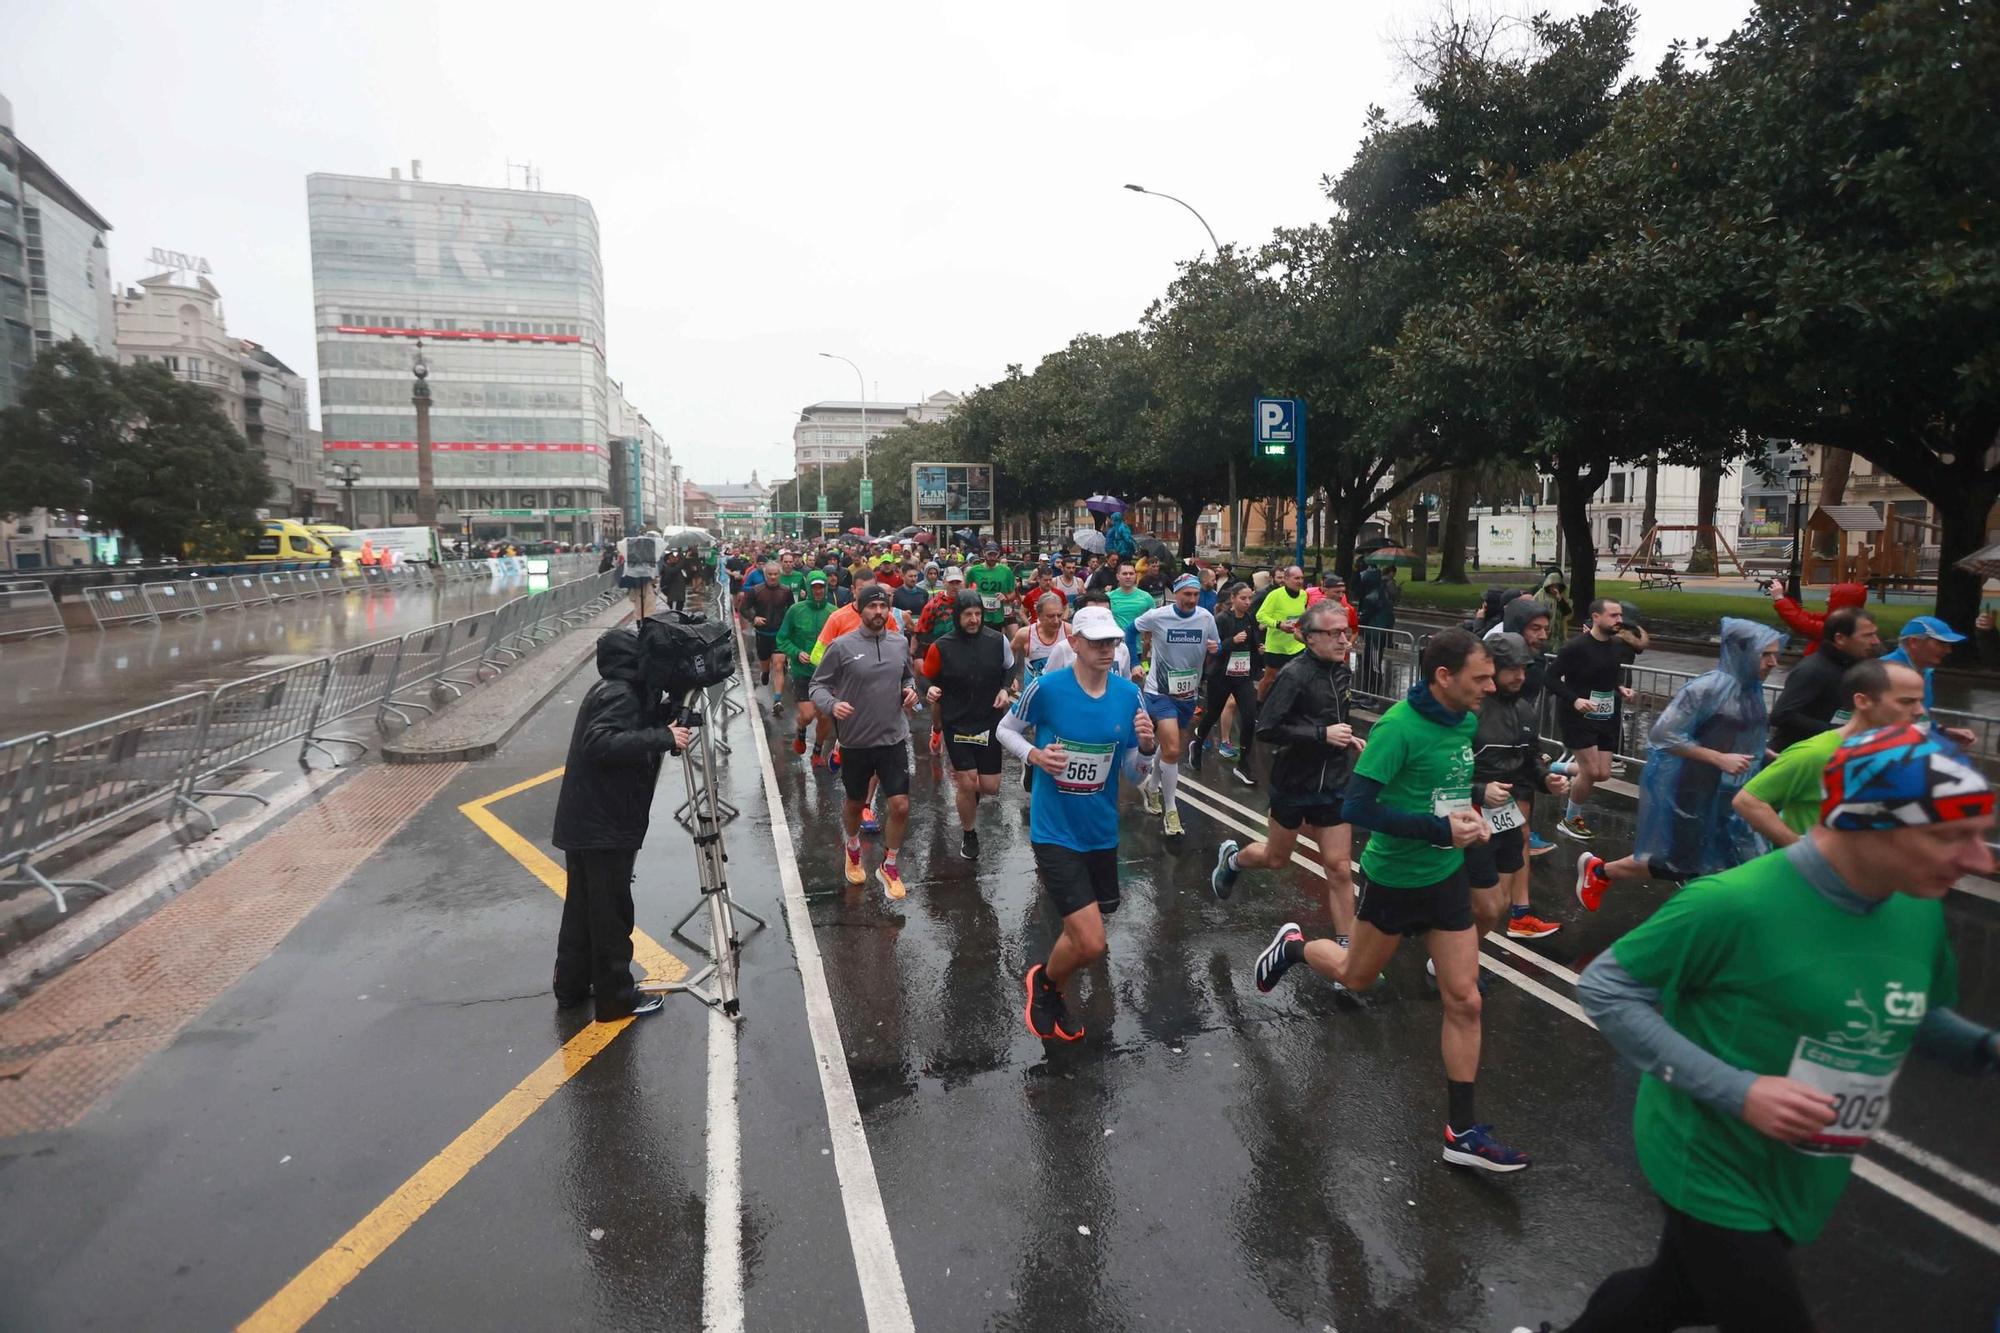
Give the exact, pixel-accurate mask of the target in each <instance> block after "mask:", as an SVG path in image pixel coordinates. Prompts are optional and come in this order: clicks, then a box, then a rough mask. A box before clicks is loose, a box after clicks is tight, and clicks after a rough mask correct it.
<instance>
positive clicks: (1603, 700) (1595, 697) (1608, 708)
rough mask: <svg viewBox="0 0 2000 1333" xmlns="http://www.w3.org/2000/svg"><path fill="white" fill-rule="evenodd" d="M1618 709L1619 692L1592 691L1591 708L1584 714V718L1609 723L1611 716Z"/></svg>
mask: <svg viewBox="0 0 2000 1333" xmlns="http://www.w3.org/2000/svg"><path fill="white" fill-rule="evenodd" d="M1617 709H1618V691H1616V690H1592V691H1591V692H1590V707H1589V708H1588V709H1587V710H1586V711H1585V712H1584V716H1585V717H1590V718H1596V719H1597V720H1598V721H1600V722H1609V721H1610V720H1611V715H1612V714H1613V713H1614V712H1616V711H1617Z"/></svg>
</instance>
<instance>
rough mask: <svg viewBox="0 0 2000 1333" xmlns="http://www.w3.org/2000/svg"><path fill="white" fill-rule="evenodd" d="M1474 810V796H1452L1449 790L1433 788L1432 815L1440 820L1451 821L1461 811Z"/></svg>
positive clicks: (1469, 794) (1467, 794) (1468, 794)
mask: <svg viewBox="0 0 2000 1333" xmlns="http://www.w3.org/2000/svg"><path fill="white" fill-rule="evenodd" d="M1471 808H1472V794H1471V793H1470V792H1468V793H1466V794H1465V795H1464V796H1455V795H1452V794H1451V793H1450V791H1449V789H1448V788H1444V787H1433V788H1431V813H1432V814H1434V815H1436V816H1437V817H1438V818H1440V819H1450V818H1451V817H1452V816H1453V815H1455V814H1457V813H1458V812H1459V811H1461V810H1470V809H1471Z"/></svg>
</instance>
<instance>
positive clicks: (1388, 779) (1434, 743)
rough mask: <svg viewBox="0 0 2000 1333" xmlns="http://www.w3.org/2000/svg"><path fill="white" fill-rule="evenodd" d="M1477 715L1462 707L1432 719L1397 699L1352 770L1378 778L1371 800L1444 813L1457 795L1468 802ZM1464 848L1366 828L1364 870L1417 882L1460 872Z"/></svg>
mask: <svg viewBox="0 0 2000 1333" xmlns="http://www.w3.org/2000/svg"><path fill="white" fill-rule="evenodd" d="M1478 730H1479V715H1478V714H1477V713H1467V714H1466V715H1465V716H1464V717H1462V718H1460V719H1459V721H1458V722H1457V724H1456V725H1453V726H1446V725H1445V724H1444V723H1442V722H1434V721H1432V720H1431V719H1430V718H1428V717H1425V716H1424V715H1423V714H1422V713H1419V712H1418V711H1417V710H1416V709H1414V708H1412V707H1411V706H1410V701H1409V700H1407V699H1400V700H1398V701H1397V702H1396V703H1395V704H1394V705H1392V706H1391V707H1390V709H1389V711H1388V712H1386V713H1384V714H1382V718H1381V720H1380V721H1378V722H1377V723H1376V724H1375V725H1374V726H1373V727H1371V728H1370V729H1369V731H1368V737H1367V740H1368V745H1367V748H1366V749H1364V750H1362V752H1361V757H1360V758H1358V759H1356V760H1355V761H1354V772H1355V773H1356V774H1357V775H1358V776H1360V777H1364V778H1373V779H1374V780H1375V781H1377V782H1379V783H1381V784H1382V791H1381V795H1380V796H1378V797H1377V798H1376V799H1377V800H1379V801H1380V802H1381V803H1382V805H1384V806H1386V807H1387V808H1389V809H1391V810H1404V811H1409V812H1412V813H1417V814H1426V815H1436V814H1444V813H1445V812H1446V810H1447V809H1449V808H1450V807H1451V806H1452V805H1454V804H1456V803H1458V802H1464V803H1465V804H1466V806H1467V807H1468V808H1469V807H1470V805H1471V803H1472V736H1473V733H1474V732H1476V731H1478ZM1464 864H1465V853H1464V852H1463V851H1461V850H1459V849H1458V848H1456V847H1437V846H1433V845H1432V844H1430V843H1427V842H1416V841H1414V840H1412V839H1409V838H1396V837H1391V836H1390V835H1389V834H1387V833H1370V834H1369V835H1368V845H1367V846H1366V847H1363V848H1362V849H1361V870H1362V873H1364V874H1366V875H1367V876H1368V882H1369V883H1370V884H1380V885H1382V886H1383V887H1385V888H1402V889H1417V888H1423V887H1425V886H1427V885H1431V884H1436V883H1438V882H1439V881H1440V880H1443V879H1447V878H1449V877H1450V876H1451V875H1454V874H1456V873H1457V872H1458V869H1459V867H1461V866H1463V865H1464Z"/></svg>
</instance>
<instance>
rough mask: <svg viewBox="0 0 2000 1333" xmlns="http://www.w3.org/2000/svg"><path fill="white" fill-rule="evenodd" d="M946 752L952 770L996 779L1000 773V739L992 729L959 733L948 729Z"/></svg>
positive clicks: (946, 730)
mask: <svg viewBox="0 0 2000 1333" xmlns="http://www.w3.org/2000/svg"><path fill="white" fill-rule="evenodd" d="M944 752H945V755H946V757H948V758H949V759H950V760H951V766H952V768H954V769H956V770H957V771H958V772H960V773H979V774H982V775H984V776H986V777H994V776H997V775H998V774H999V772H1000V756H1001V753H1002V751H1001V749H1000V738H999V737H998V736H995V735H994V734H993V728H992V727H988V728H987V729H986V730H984V731H957V730H954V729H953V728H951V727H946V728H945V729H944Z"/></svg>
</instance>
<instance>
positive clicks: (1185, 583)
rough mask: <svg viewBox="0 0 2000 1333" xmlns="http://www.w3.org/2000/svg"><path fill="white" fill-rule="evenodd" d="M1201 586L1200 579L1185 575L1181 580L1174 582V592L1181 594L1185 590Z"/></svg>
mask: <svg viewBox="0 0 2000 1333" xmlns="http://www.w3.org/2000/svg"><path fill="white" fill-rule="evenodd" d="M1200 586H1201V580H1200V579H1198V578H1196V577H1195V576H1194V575H1192V574H1183V575H1181V576H1180V577H1179V578H1177V579H1175V580H1174V587H1173V590H1174V591H1175V592H1179V591H1180V590H1181V589H1183V588H1199V587H1200Z"/></svg>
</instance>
